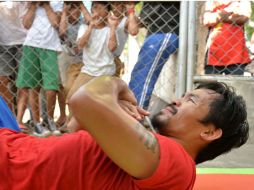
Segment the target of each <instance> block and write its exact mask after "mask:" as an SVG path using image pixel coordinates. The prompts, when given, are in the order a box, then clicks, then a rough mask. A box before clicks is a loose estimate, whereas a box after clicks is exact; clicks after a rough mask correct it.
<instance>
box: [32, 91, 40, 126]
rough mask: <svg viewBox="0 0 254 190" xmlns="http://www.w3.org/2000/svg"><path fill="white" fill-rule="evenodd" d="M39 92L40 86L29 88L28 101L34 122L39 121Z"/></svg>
mask: <svg viewBox="0 0 254 190" xmlns="http://www.w3.org/2000/svg"><path fill="white" fill-rule="evenodd" d="M39 93H40V88H35V89H29V103H30V106H31V111H32V116H33V121H34V123H39V122H40V108H39Z"/></svg>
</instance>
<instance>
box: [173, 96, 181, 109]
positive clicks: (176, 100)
mask: <svg viewBox="0 0 254 190" xmlns="http://www.w3.org/2000/svg"><path fill="white" fill-rule="evenodd" d="M172 103H173V105H174V106H176V107H179V106H181V104H182V102H181V99H180V98H178V99H175V100H173V102H172Z"/></svg>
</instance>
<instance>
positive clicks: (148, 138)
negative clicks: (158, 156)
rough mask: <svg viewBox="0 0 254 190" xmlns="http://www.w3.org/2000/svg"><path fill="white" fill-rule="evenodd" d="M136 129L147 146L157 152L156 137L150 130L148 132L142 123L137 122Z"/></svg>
mask: <svg viewBox="0 0 254 190" xmlns="http://www.w3.org/2000/svg"><path fill="white" fill-rule="evenodd" d="M135 129H136V130H137V131H138V133H139V135H140V136H139V139H140V140H141V141H142V142H143V143H144V145H145V147H146V148H147V149H149V150H151V151H152V152H153V153H155V150H156V145H157V140H156V138H155V137H154V136H153V135H152V134H151V133H150V132H148V131H147V130H146V129H145V128H144V126H142V125H141V124H140V123H137V124H136V125H135Z"/></svg>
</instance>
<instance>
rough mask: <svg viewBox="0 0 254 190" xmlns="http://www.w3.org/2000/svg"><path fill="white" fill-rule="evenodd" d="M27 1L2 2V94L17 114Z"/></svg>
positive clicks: (0, 47) (0, 29)
mask: <svg viewBox="0 0 254 190" xmlns="http://www.w3.org/2000/svg"><path fill="white" fill-rule="evenodd" d="M26 4H27V3H26V2H0V20H1V22H0V31H1V33H0V95H1V96H2V97H3V98H4V100H5V101H6V102H7V104H8V106H9V108H10V110H11V111H12V112H13V114H15V115H16V100H17V99H16V97H17V93H16V92H17V88H16V86H15V80H16V77H17V72H18V66H19V61H20V58H21V52H22V44H23V43H24V41H25V37H26V29H25V28H24V27H23V25H22V17H23V16H24V14H25V13H26V8H27V5H26Z"/></svg>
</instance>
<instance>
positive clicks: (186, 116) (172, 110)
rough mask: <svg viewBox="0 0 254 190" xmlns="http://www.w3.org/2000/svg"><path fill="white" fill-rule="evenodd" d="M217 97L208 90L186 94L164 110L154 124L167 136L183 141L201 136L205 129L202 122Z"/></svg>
mask: <svg viewBox="0 0 254 190" xmlns="http://www.w3.org/2000/svg"><path fill="white" fill-rule="evenodd" d="M216 97H218V94H217V93H215V92H214V91H212V90H208V89H197V90H194V91H192V92H190V93H186V94H185V95H184V96H183V97H181V98H179V99H177V100H175V101H173V102H172V104H169V105H168V106H167V107H166V108H164V109H162V110H161V111H160V112H159V113H158V114H157V115H156V116H155V117H154V118H153V119H152V123H153V125H154V127H155V128H157V130H158V132H159V133H160V134H162V135H165V136H170V137H174V138H179V139H182V138H187V137H188V136H193V135H199V132H200V130H201V129H202V127H205V126H204V124H202V123H201V122H200V121H201V120H202V119H204V118H205V117H206V116H207V114H208V112H209V109H210V108H209V105H210V103H211V102H212V101H213V100H214V98H216Z"/></svg>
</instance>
